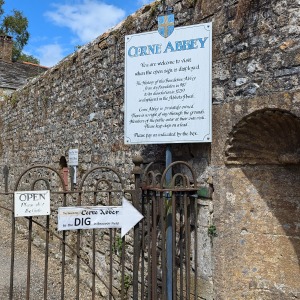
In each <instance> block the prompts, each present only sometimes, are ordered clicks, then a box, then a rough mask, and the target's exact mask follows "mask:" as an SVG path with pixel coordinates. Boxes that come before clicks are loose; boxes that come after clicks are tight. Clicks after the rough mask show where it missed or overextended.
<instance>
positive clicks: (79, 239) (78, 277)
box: [76, 192, 81, 300]
mask: <svg viewBox="0 0 300 300" xmlns="http://www.w3.org/2000/svg"><path fill="white" fill-rule="evenodd" d="M80 205H81V192H80V193H79V194H78V200H77V206H80ZM76 235H77V241H76V252H77V257H76V280H77V282H76V300H79V295H80V249H81V247H80V242H81V230H80V229H78V230H77V231H76Z"/></svg>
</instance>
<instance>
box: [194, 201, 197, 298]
mask: <svg viewBox="0 0 300 300" xmlns="http://www.w3.org/2000/svg"><path fill="white" fill-rule="evenodd" d="M194 216H195V220H194V222H195V229H194V237H195V243H194V270H195V271H194V272H195V274H194V295H195V300H197V299H198V288H197V287H198V284H197V278H198V205H197V200H196V199H194Z"/></svg>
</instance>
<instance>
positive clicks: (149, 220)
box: [147, 191, 153, 300]
mask: <svg viewBox="0 0 300 300" xmlns="http://www.w3.org/2000/svg"><path fill="white" fill-rule="evenodd" d="M151 193H153V192H151ZM151 208H152V197H150V192H149V191H147V234H148V293H147V294H148V300H152V298H151V296H152V295H151V291H152V283H151V277H152V276H151V274H152V269H151V255H152V252H151V241H152V239H151V227H152V211H151Z"/></svg>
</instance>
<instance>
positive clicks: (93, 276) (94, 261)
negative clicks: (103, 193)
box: [92, 191, 97, 300]
mask: <svg viewBox="0 0 300 300" xmlns="http://www.w3.org/2000/svg"><path fill="white" fill-rule="evenodd" d="M96 199H97V192H96V191H95V192H94V194H93V205H94V206H95V205H96V204H97V203H96ZM92 239H93V241H92V252H93V258H92V259H93V262H92V269H93V274H92V300H94V299H95V294H96V230H95V229H93V238H92Z"/></svg>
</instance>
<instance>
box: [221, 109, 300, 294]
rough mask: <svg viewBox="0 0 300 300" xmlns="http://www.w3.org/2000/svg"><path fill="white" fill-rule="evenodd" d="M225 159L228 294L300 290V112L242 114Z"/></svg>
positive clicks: (223, 227) (223, 222)
mask: <svg viewBox="0 0 300 300" xmlns="http://www.w3.org/2000/svg"><path fill="white" fill-rule="evenodd" d="M225 164H226V166H227V167H226V169H225V170H224V172H226V175H224V178H225V176H226V183H225V184H224V185H223V193H224V195H223V197H225V201H224V202H223V203H221V205H223V208H222V210H223V217H224V220H221V221H220V226H219V227H220V231H221V234H220V235H221V237H223V238H224V240H226V239H227V240H228V241H230V242H229V243H225V247H224V249H223V250H222V255H223V256H224V257H226V259H227V260H228V261H231V263H230V264H227V265H226V266H225V264H224V266H223V268H224V269H226V272H227V274H228V277H227V278H226V284H225V288H227V289H229V290H230V291H229V293H227V297H229V298H230V299H249V300H250V299H272V300H274V299H278V300H279V299H280V300H284V299H294V298H295V297H300V283H299V278H300V268H299V264H300V119H299V118H298V117H296V116H295V115H293V114H291V113H289V112H288V111H285V110H279V109H262V110H258V111H255V112H253V113H251V114H249V115H247V116H245V117H244V118H242V119H241V120H240V121H239V122H238V123H237V124H236V125H235V126H234V127H233V129H232V131H231V133H230V134H229V137H228V139H227V141H226V150H225ZM222 235H223V236H222ZM223 272H224V270H223ZM220 299H221V298H220Z"/></svg>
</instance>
